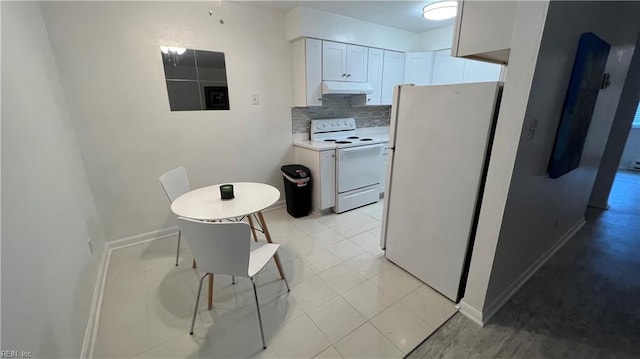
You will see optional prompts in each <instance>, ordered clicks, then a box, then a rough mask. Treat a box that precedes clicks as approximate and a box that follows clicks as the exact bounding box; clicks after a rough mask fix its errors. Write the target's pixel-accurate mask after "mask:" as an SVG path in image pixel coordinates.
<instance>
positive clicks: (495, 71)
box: [462, 60, 502, 82]
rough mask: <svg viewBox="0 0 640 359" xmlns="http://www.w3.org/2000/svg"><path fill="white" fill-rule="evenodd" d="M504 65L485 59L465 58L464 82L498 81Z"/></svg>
mask: <svg viewBox="0 0 640 359" xmlns="http://www.w3.org/2000/svg"><path fill="white" fill-rule="evenodd" d="M501 71H502V66H500V65H497V64H492V63H488V62H483V61H476V60H465V62H464V71H463V74H462V82H485V81H498V80H499V79H500V72H501Z"/></svg>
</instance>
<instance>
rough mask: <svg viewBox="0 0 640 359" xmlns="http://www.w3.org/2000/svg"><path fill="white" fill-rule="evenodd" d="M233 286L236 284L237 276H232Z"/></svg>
mask: <svg viewBox="0 0 640 359" xmlns="http://www.w3.org/2000/svg"><path fill="white" fill-rule="evenodd" d="M231 284H236V276H235V275H232V276H231Z"/></svg>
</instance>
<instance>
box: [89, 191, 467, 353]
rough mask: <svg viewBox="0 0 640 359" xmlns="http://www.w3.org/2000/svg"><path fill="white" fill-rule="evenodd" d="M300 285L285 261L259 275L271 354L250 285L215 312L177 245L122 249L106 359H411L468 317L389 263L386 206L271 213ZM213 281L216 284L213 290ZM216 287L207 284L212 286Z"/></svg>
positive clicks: (235, 288)
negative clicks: (383, 222)
mask: <svg viewBox="0 0 640 359" xmlns="http://www.w3.org/2000/svg"><path fill="white" fill-rule="evenodd" d="M265 218H266V221H267V224H268V226H269V230H270V232H271V235H272V238H273V240H274V242H276V243H280V244H282V246H281V247H280V250H279V253H280V257H281V259H282V261H283V267H284V270H285V274H286V275H287V279H288V281H289V284H290V286H291V292H287V291H286V289H285V286H284V283H283V281H282V280H280V278H279V276H278V273H277V270H276V268H275V265H274V263H273V262H271V263H269V264H268V265H267V267H265V269H264V270H263V271H262V272H261V273H260V274H258V275H257V276H256V282H257V283H258V299H259V302H260V307H261V311H262V315H263V320H264V329H265V337H266V340H267V349H266V350H262V345H261V340H260V330H259V327H258V317H257V313H256V308H255V299H254V296H253V290H252V288H251V284H250V281H249V280H248V279H246V278H243V279H240V278H236V279H237V282H236V284H235V285H232V284H231V278H230V277H228V276H224V275H217V276H216V277H215V281H214V308H213V309H212V310H211V311H208V310H207V309H206V295H207V294H206V292H207V291H206V290H205V289H204V288H203V293H202V296H201V299H200V307H199V309H198V316H197V318H196V330H195V332H194V335H193V336H191V335H189V326H190V324H191V316H192V313H193V306H194V304H195V296H196V294H197V289H198V280H199V276H200V273H199V272H198V271H197V270H194V269H192V268H191V259H192V256H191V253H190V251H189V248H188V246H187V245H186V244H184V245H183V246H182V250H181V255H180V265H179V266H178V267H175V266H174V261H175V250H176V238H175V237H169V238H164V239H158V240H155V241H152V242H147V243H143V244H137V245H132V246H129V247H125V248H122V249H118V250H115V251H113V253H112V256H111V261H110V265H109V272H108V278H107V283H106V288H105V293H104V297H103V307H102V313H101V320H100V327H99V332H98V337H97V341H96V349H95V357H96V358H134V357H137V358H160V357H168V358H212V357H213V358H243V357H259V358H313V357H315V358H341V357H344V358H355V357H360V358H380V357H389V358H400V357H402V356H404V355H406V354H407V353H409V352H410V351H411V350H412V349H413V348H415V347H416V346H417V345H418V344H420V343H421V342H422V341H423V340H424V339H425V338H427V337H428V336H429V335H431V334H432V333H433V332H434V331H435V330H436V329H437V328H438V327H439V326H440V325H442V324H443V323H444V322H445V321H446V320H447V319H448V318H450V317H451V316H452V315H453V314H454V313H455V311H456V309H455V308H454V304H453V303H452V302H450V301H448V300H447V299H446V298H444V297H442V296H441V295H439V294H438V293H436V292H435V291H433V290H432V289H431V288H429V287H428V286H426V285H424V284H423V283H422V282H420V281H419V280H417V279H416V278H414V277H413V276H411V275H410V274H408V273H407V272H405V271H404V270H402V269H401V268H399V267H397V266H396V265H394V264H393V263H391V262H390V261H388V260H386V259H385V258H384V252H383V251H382V250H381V249H380V247H379V245H378V241H379V238H380V234H379V233H380V219H381V218H382V203H377V204H373V205H370V206H366V207H363V208H360V209H357V210H354V211H350V212H347V213H343V214H339V215H337V214H328V215H323V216H320V215H311V216H309V217H304V218H299V219H294V218H292V217H290V216H289V215H288V214H287V212H286V210H285V209H283V208H282V209H277V210H273V211H269V212H265ZM205 283H206V282H205ZM205 286H206V284H205Z"/></svg>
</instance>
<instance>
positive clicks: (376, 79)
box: [367, 49, 384, 105]
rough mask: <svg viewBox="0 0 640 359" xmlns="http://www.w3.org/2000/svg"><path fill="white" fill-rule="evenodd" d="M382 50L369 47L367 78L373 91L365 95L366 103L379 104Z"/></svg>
mask: <svg viewBox="0 0 640 359" xmlns="http://www.w3.org/2000/svg"><path fill="white" fill-rule="evenodd" d="M383 58H384V51H383V50H380V49H369V64H368V66H367V79H368V80H369V85H371V87H372V88H373V93H370V94H368V95H367V105H379V104H380V98H381V95H382V94H381V92H382V62H383Z"/></svg>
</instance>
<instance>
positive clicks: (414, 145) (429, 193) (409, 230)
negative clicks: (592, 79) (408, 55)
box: [380, 82, 502, 302]
mask: <svg viewBox="0 0 640 359" xmlns="http://www.w3.org/2000/svg"><path fill="white" fill-rule="evenodd" d="M501 93H502V83H500V82H482V83H467V84H455V85H441V86H412V85H403V86H398V87H396V88H395V90H394V100H393V105H392V110H391V129H390V137H389V147H390V152H389V161H388V165H387V178H386V179H387V188H388V189H387V192H386V194H385V200H384V209H383V222H382V226H383V227H382V238H381V243H380V244H381V247H382V248H386V253H385V255H386V257H387V258H388V259H389V260H391V261H392V262H394V263H395V264H397V265H398V266H400V267H402V268H403V269H405V270H406V271H408V272H409V273H411V274H413V275H414V276H416V277H417V278H418V279H420V280H422V281H423V282H425V283H426V284H427V285H429V286H430V287H432V288H434V289H435V290H437V291H438V292H440V293H442V294H443V295H445V296H446V297H448V298H449V299H451V300H453V301H456V302H457V301H458V300H459V291H460V283H461V280H462V277H463V274H464V272H465V271H466V269H465V266H467V265H468V260H469V259H470V257H469V256H468V253H469V254H470V252H469V251H470V250H471V248H472V246H471V245H472V243H471V242H472V240H473V238H472V237H473V234H474V232H475V228H474V226H475V218H476V216H477V211H478V209H479V206H478V203H480V202H481V193H482V187H483V182H484V176H485V173H486V168H487V163H488V161H487V158H488V155H487V152H488V151H489V149H490V145H491V142H492V138H493V126H494V123H495V118H496V116H497V108H498V103H499V100H500V96H501Z"/></svg>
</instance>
